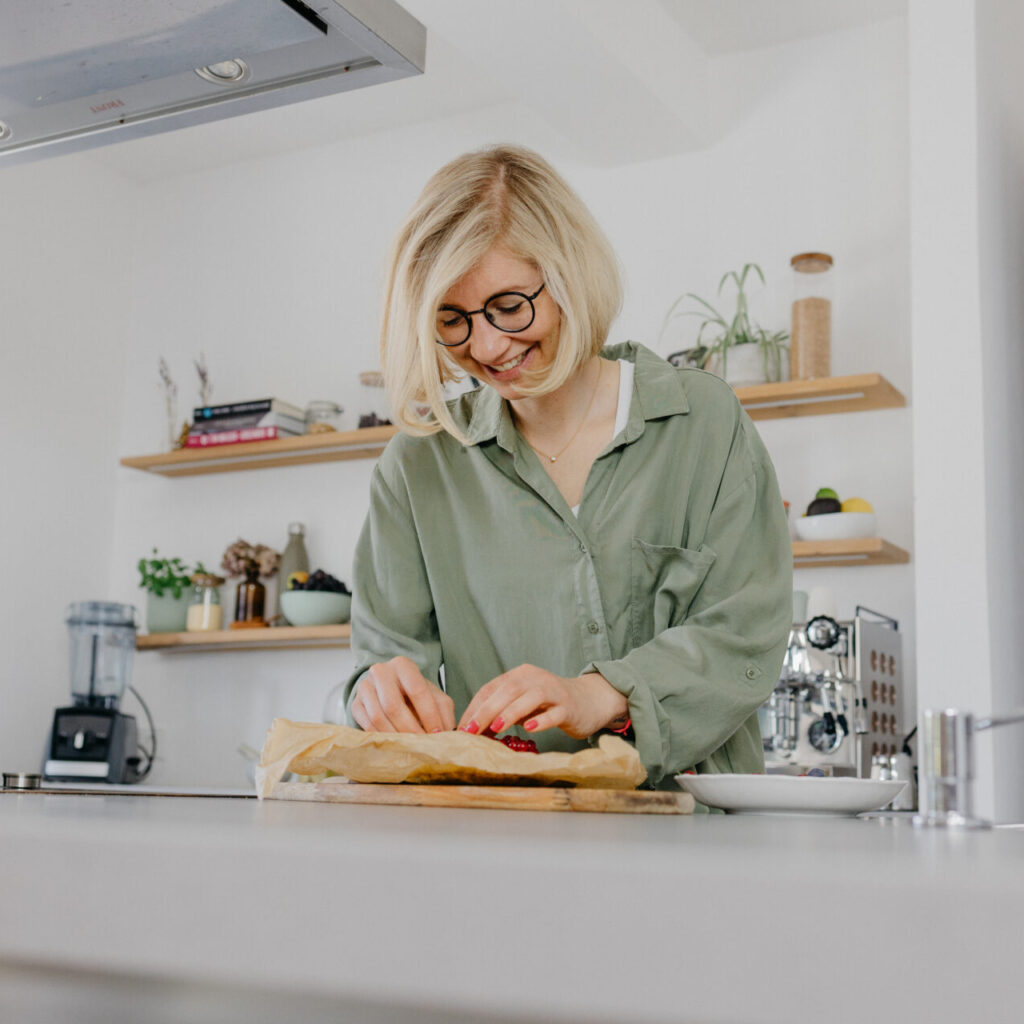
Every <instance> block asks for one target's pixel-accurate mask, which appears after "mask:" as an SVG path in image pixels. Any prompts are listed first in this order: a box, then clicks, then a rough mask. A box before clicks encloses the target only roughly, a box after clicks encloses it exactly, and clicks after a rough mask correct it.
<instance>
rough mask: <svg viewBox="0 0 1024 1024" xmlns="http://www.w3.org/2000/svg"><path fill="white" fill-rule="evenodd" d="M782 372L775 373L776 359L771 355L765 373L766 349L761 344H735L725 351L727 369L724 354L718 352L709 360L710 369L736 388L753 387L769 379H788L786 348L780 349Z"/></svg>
mask: <svg viewBox="0 0 1024 1024" xmlns="http://www.w3.org/2000/svg"><path fill="white" fill-rule="evenodd" d="M780 356H781V358H780V360H779V363H780V367H779V370H780V373H779V376H778V378H776V377H775V374H774V369H775V367H774V359H773V358H772V357H771V356H769V358H768V368H769V371H770V377H769V374H766V373H765V365H764V364H765V357H764V350H763V349H762V348H761V346H760V345H755V344H750V345H733V346H732V347H731V348H728V349H726V351H725V369H724V372H723V369H722V361H723V360H722V356H721V355H719V354H718V353H717V352H716V353H715V354H714V355H713V356H712V357H711V359H710V360H708V369H709V370H710V371H711V372H712V373H714V374H716V375H717V376H719V377H721V378H722V379H723V380H725V381H727V382H728V383H729V384H731V385H732V386H733V387H734V388H746V387H753V386H754V385H755V384H765V383H767V382H768V380H769V379H772V380H775V379H778V380H787V379H788V378H789V360H788V358H787V356H788V353H787V352H786V350H785V349H782V350H781V351H780Z"/></svg>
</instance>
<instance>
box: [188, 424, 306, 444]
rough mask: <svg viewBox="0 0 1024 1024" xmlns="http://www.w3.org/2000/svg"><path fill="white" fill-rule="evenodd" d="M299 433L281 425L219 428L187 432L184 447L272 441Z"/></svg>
mask: <svg viewBox="0 0 1024 1024" xmlns="http://www.w3.org/2000/svg"><path fill="white" fill-rule="evenodd" d="M298 436H299V435H298V434H297V433H296V432H294V431H291V430H285V429H284V428H283V427H248V428H246V429H244V430H219V431H216V432H214V433H211V434H189V436H188V440H187V441H186V442H185V447H186V448H210V447H213V446H214V445H220V444H245V443H246V442H247V441H274V440H276V439H277V438H279V437H298Z"/></svg>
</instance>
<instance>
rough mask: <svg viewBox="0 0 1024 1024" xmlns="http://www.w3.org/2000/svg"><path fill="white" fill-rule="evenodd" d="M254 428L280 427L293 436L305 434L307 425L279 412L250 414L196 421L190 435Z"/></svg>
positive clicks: (190, 429)
mask: <svg viewBox="0 0 1024 1024" xmlns="http://www.w3.org/2000/svg"><path fill="white" fill-rule="evenodd" d="M253 427H280V428H281V429H282V430H289V431H291V432H292V433H293V434H304V433H305V432H306V424H305V422H304V421H303V420H299V419H295V417H293V416H285V415H283V414H282V413H279V412H264V413H259V412H256V413H248V414H246V415H241V416H224V417H221V418H219V419H215V420H196V421H195V422H194V423H193V424H192V426H191V427H189V433H190V434H217V433H221V432H223V431H225V430H248V429H250V428H253Z"/></svg>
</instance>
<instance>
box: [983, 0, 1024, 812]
mask: <svg viewBox="0 0 1024 1024" xmlns="http://www.w3.org/2000/svg"><path fill="white" fill-rule="evenodd" d="M976 30H977V56H978V186H979V197H980V203H979V211H978V218H979V255H980V262H979V280H980V288H979V299H980V306H981V351H982V382H983V387H984V395H985V400H984V411H985V467H984V469H985V494H984V499H985V512H986V530H987V534H988V544H989V549H988V559H987V566H986V568H987V571H988V612H989V628H988V642H989V646H990V650H991V672H992V678H991V697H990V703H988V704H979V705H978V707H977V708H976V710H977V711H978V712H981V713H985V712H988V711H989V710H992V711H995V712H999V711H1005V710H1007V709H1009V708H1011V707H1015V706H1016V707H1020V706H1022V705H1024V676H1022V674H1021V659H1020V630H1021V624H1022V622H1024V539H1022V537H1021V528H1020V515H1019V510H1020V508H1021V507H1022V506H1024V446H1022V444H1021V439H1022V438H1024V408H1022V406H1021V401H1020V396H1021V389H1022V387H1024V347H1022V345H1021V324H1022V323H1024V290H1022V289H1021V281H1022V280H1024V197H1022V195H1021V182H1024V135H1022V127H1024V68H1022V66H1021V63H1020V59H1019V54H1018V52H1017V45H1016V44H1017V42H1018V41H1019V40H1020V39H1022V38H1024V9H1022V8H1021V6H1020V4H1019V3H1014V2H1012V0H986V2H982V3H979V4H978V5H977V16H976ZM978 744H979V746H987V745H988V744H991V745H992V750H993V773H994V777H995V780H996V784H995V807H994V814H995V817H996V818H997V820H1001V821H1020V820H1022V818H1024V792H1022V787H1021V786H1020V785H1019V783H1018V784H1016V785H1014V783H1013V780H1020V779H1024V726H1021V725H1017V726H1011V727H1010V728H1008V729H1005V730H1000V731H998V732H996V733H995V734H992V733H989V734H987V735H983V736H981V737H979V740H978Z"/></svg>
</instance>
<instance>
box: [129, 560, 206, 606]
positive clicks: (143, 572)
mask: <svg viewBox="0 0 1024 1024" xmlns="http://www.w3.org/2000/svg"><path fill="white" fill-rule="evenodd" d="M137 568H138V570H139V576H140V579H139V586H140V587H141V588H142V589H143V590H148V591H149V592H150V593H151V594H152V595H153V596H154V597H163V596H164V594H170V595H171V596H172V597H174V598H179V597H181V595H182V594H183V593H184V592H185V588H186V587H188V586H190V585H191V582H192V581H191V579H190V578H189V577H190V575H191V572H190V570H189V568H188V566H187V565H185V563H184V562H182V560H181V559H180V558H160V557H159V556H158V554H157V550H156V548H153V557H152V558H140V559H139V561H138V565H137ZM194 571H195V572H206V569H204V568H203V563H202V562H196V567H195V570H194Z"/></svg>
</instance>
